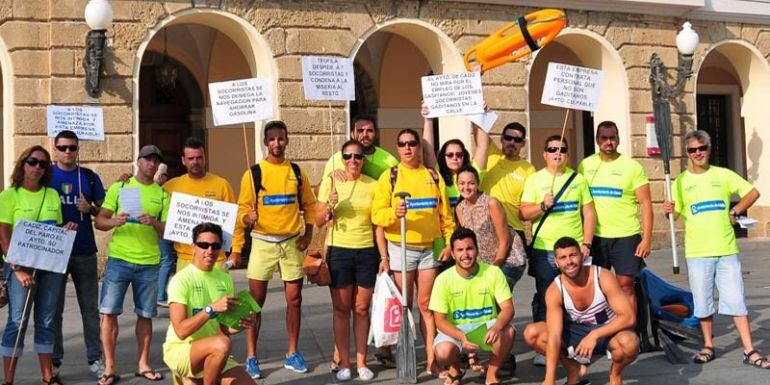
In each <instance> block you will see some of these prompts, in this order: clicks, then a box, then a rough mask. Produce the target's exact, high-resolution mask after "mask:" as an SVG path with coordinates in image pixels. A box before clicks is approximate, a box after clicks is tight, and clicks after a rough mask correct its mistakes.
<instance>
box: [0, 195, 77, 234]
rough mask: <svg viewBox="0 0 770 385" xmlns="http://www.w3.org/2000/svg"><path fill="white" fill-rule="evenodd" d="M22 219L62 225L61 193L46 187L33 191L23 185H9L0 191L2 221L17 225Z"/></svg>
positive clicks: (0, 219)
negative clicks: (17, 186)
mask: <svg viewBox="0 0 770 385" xmlns="http://www.w3.org/2000/svg"><path fill="white" fill-rule="evenodd" d="M22 219H26V220H28V221H33V222H42V223H46V224H49V225H60V224H61V223H62V222H63V220H62V214H61V202H60V201H59V193H58V192H56V190H55V189H52V188H50V187H46V188H45V189H42V188H41V189H40V190H38V191H35V192H32V191H29V190H27V189H25V188H23V187H19V188H18V189H17V188H13V187H9V188H7V189H5V191H3V192H1V193H0V222H2V223H6V224H9V225H11V228H13V227H14V226H16V223H17V222H19V221H20V220H22Z"/></svg>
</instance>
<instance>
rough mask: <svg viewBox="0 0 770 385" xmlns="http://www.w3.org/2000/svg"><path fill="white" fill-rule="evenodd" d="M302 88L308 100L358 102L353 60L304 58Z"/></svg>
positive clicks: (318, 57)
mask: <svg viewBox="0 0 770 385" xmlns="http://www.w3.org/2000/svg"><path fill="white" fill-rule="evenodd" d="M302 86H303V87H304V88H305V99H307V100H356V88H355V75H354V73H353V59H348V58H341V57H325V56H303V57H302Z"/></svg>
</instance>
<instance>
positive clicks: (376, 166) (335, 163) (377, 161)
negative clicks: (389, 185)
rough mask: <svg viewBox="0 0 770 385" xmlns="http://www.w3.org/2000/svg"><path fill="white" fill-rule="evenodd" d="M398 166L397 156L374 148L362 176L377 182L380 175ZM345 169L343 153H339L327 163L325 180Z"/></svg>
mask: <svg viewBox="0 0 770 385" xmlns="http://www.w3.org/2000/svg"><path fill="white" fill-rule="evenodd" d="M397 164H398V159H397V158H396V157H395V156H393V155H391V153H389V152H387V151H386V150H383V149H382V148H380V147H377V146H374V153H373V154H372V155H367V156H366V161H365V162H364V166H363V167H362V168H361V174H363V175H366V176H368V177H370V178H372V179H374V180H377V179H380V175H382V173H383V172H385V170H387V169H389V168H391V167H393V166H395V165H397ZM344 169H345V163H344V161H343V160H342V151H337V152H336V153H334V155H333V156H332V157H331V158H329V160H328V161H326V166H324V175H323V178H324V179H326V178H327V177H328V176H329V174H331V172H332V171H334V170H344Z"/></svg>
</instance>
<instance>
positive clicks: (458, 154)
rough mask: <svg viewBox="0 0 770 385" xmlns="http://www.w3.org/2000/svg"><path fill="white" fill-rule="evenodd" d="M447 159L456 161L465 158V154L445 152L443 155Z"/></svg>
mask: <svg viewBox="0 0 770 385" xmlns="http://www.w3.org/2000/svg"><path fill="white" fill-rule="evenodd" d="M444 156H446V157H447V158H457V159H463V158H465V154H463V153H462V152H447V153H446V154H444Z"/></svg>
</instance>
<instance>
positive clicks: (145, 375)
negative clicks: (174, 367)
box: [134, 369, 163, 381]
mask: <svg viewBox="0 0 770 385" xmlns="http://www.w3.org/2000/svg"><path fill="white" fill-rule="evenodd" d="M148 374H151V375H152V377H150V376H148ZM134 377H142V378H144V379H145V380H147V381H160V380H162V379H163V373H161V372H158V371H156V370H155V369H147V370H143V371H141V372H136V373H134Z"/></svg>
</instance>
